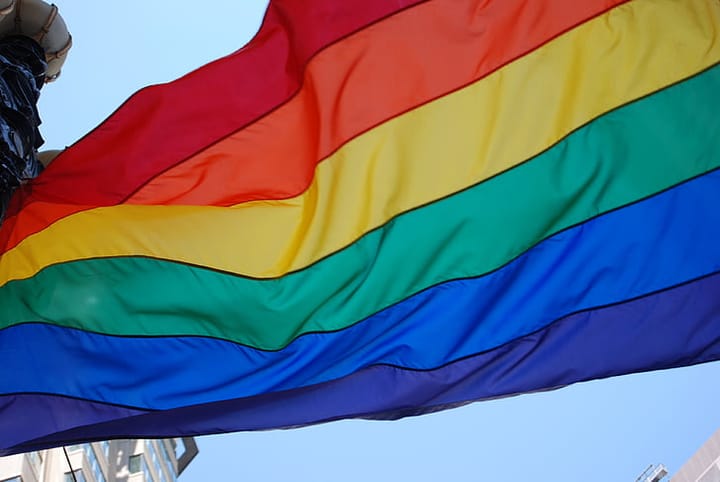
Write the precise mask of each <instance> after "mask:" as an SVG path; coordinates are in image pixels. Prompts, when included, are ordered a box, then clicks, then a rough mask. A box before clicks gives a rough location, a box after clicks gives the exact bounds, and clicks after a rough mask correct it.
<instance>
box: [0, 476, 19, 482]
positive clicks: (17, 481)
mask: <svg viewBox="0 0 720 482" xmlns="http://www.w3.org/2000/svg"><path fill="white" fill-rule="evenodd" d="M2 482H22V477H13V478H12V479H5V480H3V481H2Z"/></svg>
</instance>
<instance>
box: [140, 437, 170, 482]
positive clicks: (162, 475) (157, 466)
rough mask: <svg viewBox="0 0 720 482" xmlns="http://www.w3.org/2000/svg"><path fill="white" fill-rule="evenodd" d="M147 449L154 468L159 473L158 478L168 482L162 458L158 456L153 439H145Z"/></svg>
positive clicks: (162, 481)
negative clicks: (161, 462)
mask: <svg viewBox="0 0 720 482" xmlns="http://www.w3.org/2000/svg"><path fill="white" fill-rule="evenodd" d="M145 450H146V451H147V452H148V453H149V454H150V461H151V462H152V466H153V469H155V474H157V477H158V480H160V482H167V479H166V477H165V472H164V471H163V469H162V467H161V466H160V459H159V457H158V454H157V451H156V450H155V444H154V443H153V442H152V440H146V441H145Z"/></svg>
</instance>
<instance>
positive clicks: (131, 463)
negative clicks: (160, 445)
mask: <svg viewBox="0 0 720 482" xmlns="http://www.w3.org/2000/svg"><path fill="white" fill-rule="evenodd" d="M128 469H129V470H130V473H131V474H137V473H138V472H142V473H143V475H144V476H145V478H144V480H145V482H153V481H154V480H155V479H153V477H152V474H150V471H149V470H148V466H147V462H145V456H144V455H143V454H135V455H131V456H130V459H129V460H128Z"/></svg>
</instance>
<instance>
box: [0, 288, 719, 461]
mask: <svg viewBox="0 0 720 482" xmlns="http://www.w3.org/2000/svg"><path fill="white" fill-rule="evenodd" d="M718 359H720V274H715V275H712V276H709V277H706V278H702V279H699V280H696V281H694V282H691V283H688V284H685V285H681V286H679V287H676V288H673V289H670V290H666V291H662V292H660V293H656V294H653V295H649V296H646V297H642V298H638V299H636V300H633V301H628V302H625V303H622V304H618V305H613V306H609V307H605V308H599V309H595V310H590V311H586V312H583V313H578V314H575V315H571V316H568V317H566V318H564V319H562V320H560V321H558V322H556V323H554V324H552V325H550V326H549V327H547V328H545V329H543V330H541V331H538V332H536V333H534V334H531V335H528V336H525V337H523V338H520V339H518V340H515V341H513V342H511V343H508V344H506V345H504V346H502V347H499V348H497V349H494V350H491V351H488V352H485V353H482V354H479V355H476V356H473V357H470V358H466V359H464V360H461V361H458V362H455V363H451V364H449V365H446V366H444V367H441V368H438V369H435V370H429V371H413V370H407V369H400V368H395V367H391V366H385V365H380V366H374V367H370V368H367V369H365V370H362V371H359V372H357V373H355V374H353V375H350V376H347V377H345V378H342V379H339V380H335V381H332V382H327V383H321V384H318V385H314V386H310V387H306V388H302V389H296V390H288V391H285V392H276V393H271V394H266V395H261V396H256V397H248V398H242V399H234V400H226V401H220V402H214V403H208V404H202V405H195V406H190V407H184V408H177V409H172V410H164V411H157V412H146V413H143V412H140V411H133V410H130V409H127V408H120V407H110V406H102V405H100V404H97V403H90V402H83V401H79V400H71V399H64V398H59V397H54V396H46V395H16V396H12V395H11V396H5V397H0V404H1V405H0V406H1V407H2V411H4V412H5V413H4V415H5V417H4V419H5V420H12V421H13V422H12V423H13V427H9V429H5V427H3V430H2V431H0V447H11V448H10V449H9V450H5V451H0V455H4V454H8V453H13V452H19V451H27V450H34V449H40V448H46V447H51V446H56V445H62V444H67V443H75V442H78V441H82V440H92V439H95V440H98V439H105V438H124V437H152V436H158V437H159V436H179V435H199V434H208V433H220V432H230V431H239V430H258V429H268V428H281V427H290V426H297V425H309V424H314V423H319V422H323V421H329V420H334V419H340V418H381V419H394V418H399V417H404V416H408V415H417V414H421V413H427V412H431V411H436V410H439V409H443V408H448V407H451V406H455V405H459V404H463V403H466V402H468V401H472V400H482V399H487V398H494V397H499V396H506V395H512V394H518V393H524V392H530V391H535V390H540V389H547V388H553V387H560V386H563V385H568V384H570V383H574V382H578V381H582V380H589V379H595V378H605V377H610V376H614V375H620V374H624V373H632V372H640V371H647V370H656V369H662V368H671V367H679V366H686V365H692V364H696V363H702V362H707V361H712V360H718ZM112 419H115V420H112ZM108 420H110V421H108ZM61 421H62V422H61ZM59 424H62V426H58V425H59ZM77 425H81V426H78V427H77V428H74V429H68V430H66V431H65V432H59V433H52V432H55V431H57V430H63V429H66V428H67V427H72V426H77ZM39 427H40V428H42V430H45V431H47V432H48V433H49V434H48V435H46V436H39V437H38V438H36V439H35V440H30V441H28V442H26V443H19V440H18V436H17V435H16V434H18V433H23V432H25V433H27V431H28V430H33V435H36V436H37V435H39V434H40V433H41V431H40V428H39ZM26 440H28V438H26ZM13 445H16V446H15V447H13Z"/></svg>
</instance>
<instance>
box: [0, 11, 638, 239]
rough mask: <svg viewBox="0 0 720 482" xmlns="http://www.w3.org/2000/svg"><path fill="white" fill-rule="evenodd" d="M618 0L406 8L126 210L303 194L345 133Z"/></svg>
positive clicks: (24, 214)
mask: <svg viewBox="0 0 720 482" xmlns="http://www.w3.org/2000/svg"><path fill="white" fill-rule="evenodd" d="M625 1H626V0H586V1H584V2H576V1H574V0H546V1H542V2H538V1H531V0H504V1H493V2H487V1H485V0H433V1H429V2H426V3H423V4H420V5H418V6H416V7H414V8H412V9H409V10H405V11H403V12H402V13H399V14H397V15H394V16H392V17H389V18H386V19H385V20H383V21H382V22H380V23H377V24H374V25H373V26H371V27H369V28H366V29H365V30H363V31H361V32H359V33H356V34H354V35H352V36H350V37H348V38H346V39H344V40H342V41H340V42H338V43H337V44H334V45H333V46H332V47H329V48H327V49H326V50H324V51H323V52H321V53H320V54H318V55H317V56H316V57H314V58H313V59H312V60H311V62H310V64H309V65H308V68H307V70H306V75H305V79H304V84H303V87H302V89H301V91H300V92H299V93H298V95H297V96H296V97H294V98H293V99H292V100H290V101H289V102H288V103H286V104H284V105H283V106H281V107H280V108H278V109H277V110H275V111H274V112H272V113H270V114H269V115H267V116H265V117H263V118H261V119H260V120H259V121H256V122H255V123H253V124H251V125H250V126H248V127H246V128H245V129H244V130H242V131H239V132H237V133H236V134H235V135H233V136H230V137H228V138H226V139H225V140H223V141H222V142H220V143H219V144H216V145H215V146H213V147H212V148H210V149H207V150H205V151H203V152H201V153H200V154H199V155H197V156H195V157H193V158H191V159H190V160H188V161H187V162H185V163H184V164H181V165H179V166H177V167H175V168H174V169H170V170H169V171H167V172H165V173H164V174H162V175H160V176H159V177H157V178H155V179H154V180H153V181H151V182H150V183H149V184H147V185H146V186H145V187H144V188H141V189H140V190H139V191H138V192H137V193H136V194H135V195H134V196H133V197H131V198H130V200H129V202H131V203H134V204H142V203H147V204H163V203H171V204H172V203H182V204H201V205H202V204H219V205H232V204H239V203H242V202H247V201H252V200H257V199H283V198H290V197H294V196H296V195H298V194H300V193H302V192H303V191H304V190H305V189H306V188H307V186H309V184H310V182H311V180H312V178H313V175H314V170H315V165H316V164H317V162H319V161H320V160H321V159H323V158H324V157H327V156H328V155H330V154H331V153H333V152H334V151H335V150H337V149H338V147H340V146H341V145H342V144H343V143H345V142H347V141H348V140H350V139H351V138H352V137H355V136H357V135H359V134H361V133H362V132H364V131H366V130H368V129H370V128H372V127H374V126H376V125H378V124H380V123H382V122H383V121H386V120H388V119H389V118H392V117H394V116H397V115H399V114H402V113H403V112H405V111H407V110H410V109H412V108H413V107H415V106H418V105H420V104H422V103H426V102H429V101H431V100H433V99H435V98H437V97H439V96H442V95H443V94H446V93H449V92H450V91H452V90H455V89H458V88H459V87H462V86H464V85H465V84H468V83H471V82H473V81H475V80H477V79H479V78H481V77H484V76H487V75H488V74H490V73H492V72H493V71H494V70H497V69H498V68H499V67H502V66H503V65H504V64H507V63H508V62H511V61H513V60H514V59H516V58H518V57H520V56H522V55H524V54H525V53H528V52H529V51H532V50H533V49H535V48H537V47H539V46H541V45H542V44H543V43H545V42H547V41H549V40H551V39H552V38H554V37H555V36H557V35H560V34H562V33H563V32H564V31H566V30H568V29H570V28H572V27H574V26H576V25H578V24H580V23H583V22H584V21H586V20H588V19H590V18H592V17H594V16H597V15H599V14H601V13H603V12H604V11H606V10H608V9H610V8H612V7H613V6H615V5H618V4H621V3H624V2H625ZM253 74H254V73H252V72H249V73H248V74H247V75H253ZM254 75H261V74H260V73H255V74H254ZM31 197H32V196H31ZM92 207H94V206H84V205H83V206H79V205H73V204H64V203H61V204H53V199H48V200H47V202H45V200H43V202H39V201H31V202H30V203H28V204H27V205H26V206H25V207H24V208H23V209H22V211H21V212H20V213H19V214H18V215H17V216H14V217H11V218H9V219H8V220H6V223H5V226H3V229H2V230H0V253H1V252H5V251H8V250H9V249H12V248H13V247H15V246H16V245H17V244H18V243H19V242H20V241H22V240H23V239H24V238H26V237H27V236H29V235H31V234H33V233H37V232H39V231H41V230H42V229H45V228H46V227H48V226H49V225H50V224H52V223H53V222H55V221H57V220H59V219H62V218H63V217H65V216H69V215H71V214H74V213H77V212H80V211H82V210H84V209H90V208H92Z"/></svg>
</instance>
